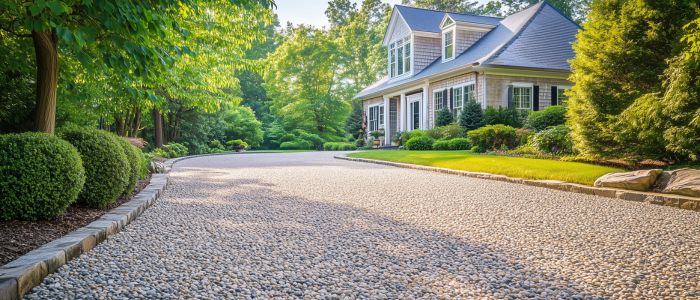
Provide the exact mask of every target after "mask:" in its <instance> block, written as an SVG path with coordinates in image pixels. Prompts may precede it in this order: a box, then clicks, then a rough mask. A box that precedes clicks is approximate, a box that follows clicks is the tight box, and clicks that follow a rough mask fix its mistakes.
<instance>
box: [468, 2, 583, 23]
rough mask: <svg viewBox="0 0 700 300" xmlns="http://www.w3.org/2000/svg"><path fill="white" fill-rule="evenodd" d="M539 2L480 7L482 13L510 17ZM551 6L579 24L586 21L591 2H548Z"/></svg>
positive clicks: (495, 3)
mask: <svg viewBox="0 0 700 300" xmlns="http://www.w3.org/2000/svg"><path fill="white" fill-rule="evenodd" d="M539 1H540V0H493V1H489V2H488V3H487V4H485V5H484V6H482V7H481V10H482V12H484V13H487V14H489V13H490V14H496V15H503V16H507V15H511V14H513V13H516V12H518V11H521V10H523V9H525V8H527V7H529V6H531V5H534V4H536V3H537V2H539ZM548 2H549V3H550V4H551V5H552V6H554V7H556V8H557V9H559V11H560V12H561V13H562V14H564V15H565V16H567V17H569V18H571V19H573V20H574V21H576V22H578V23H581V22H583V21H584V20H585V19H586V15H587V14H588V11H589V10H590V6H591V2H592V0H549V1H548Z"/></svg>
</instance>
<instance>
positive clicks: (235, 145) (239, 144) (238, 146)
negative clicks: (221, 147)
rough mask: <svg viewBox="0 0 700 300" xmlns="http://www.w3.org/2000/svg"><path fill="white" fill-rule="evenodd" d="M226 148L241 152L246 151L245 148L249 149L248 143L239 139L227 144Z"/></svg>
mask: <svg viewBox="0 0 700 300" xmlns="http://www.w3.org/2000/svg"><path fill="white" fill-rule="evenodd" d="M226 146H227V147H228V148H229V149H230V150H234V151H241V150H245V148H248V143H246V142H244V141H243V140H240V139H238V140H230V141H228V142H226Z"/></svg>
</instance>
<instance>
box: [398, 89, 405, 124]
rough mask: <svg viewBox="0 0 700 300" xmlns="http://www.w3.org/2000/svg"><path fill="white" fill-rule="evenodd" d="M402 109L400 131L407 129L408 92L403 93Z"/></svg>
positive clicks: (400, 109) (400, 108)
mask: <svg viewBox="0 0 700 300" xmlns="http://www.w3.org/2000/svg"><path fill="white" fill-rule="evenodd" d="M399 111H400V116H401V117H400V118H399V120H400V123H399V130H400V131H406V111H407V109H406V94H405V93H404V94H401V106H400V107H399Z"/></svg>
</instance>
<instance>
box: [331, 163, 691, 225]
mask: <svg viewBox="0 0 700 300" xmlns="http://www.w3.org/2000/svg"><path fill="white" fill-rule="evenodd" d="M333 157H334V158H336V159H342V160H349V161H356V162H365V163H373V164H379V165H386V166H392V167H399V168H407V169H415V170H424V171H432V172H438V173H444V174H452V175H460V176H466V177H473V178H480V179H489V180H498V181H505V182H512V183H519V184H525V185H530V186H537V187H543V188H549V189H554V190H560V191H567V192H574V193H581V194H588V195H596V196H602V197H607V198H613V199H621V200H629V201H637V202H646V203H651V204H657V205H664V206H671V207H677V208H682V209H687V210H693V211H700V199H698V198H694V197H687V196H681V195H673V194H660V193H651V192H638V191H629V190H621V189H612V188H599V187H592V186H587V185H582V184H576V183H568V182H564V181H559V180H530V179H521V178H512V177H508V176H504V175H495V174H490V173H481V172H469V171H460V170H452V169H446V168H437V167H429V166H421V165H414V164H406V163H397V162H391V161H384V160H376V159H367V158H354V157H347V156H344V155H335V156H333Z"/></svg>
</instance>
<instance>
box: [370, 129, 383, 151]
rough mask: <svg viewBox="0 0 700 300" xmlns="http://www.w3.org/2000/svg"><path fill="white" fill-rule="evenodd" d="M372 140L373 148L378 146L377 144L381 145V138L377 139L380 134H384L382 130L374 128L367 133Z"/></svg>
mask: <svg viewBox="0 0 700 300" xmlns="http://www.w3.org/2000/svg"><path fill="white" fill-rule="evenodd" d="M369 135H371V136H372V137H373V138H374V140H373V141H372V145H374V148H378V147H379V145H381V140H379V137H380V136H383V135H384V130H375V131H372V132H370V133H369Z"/></svg>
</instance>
